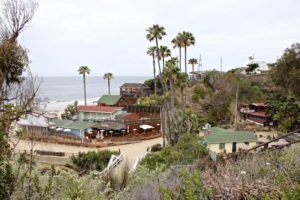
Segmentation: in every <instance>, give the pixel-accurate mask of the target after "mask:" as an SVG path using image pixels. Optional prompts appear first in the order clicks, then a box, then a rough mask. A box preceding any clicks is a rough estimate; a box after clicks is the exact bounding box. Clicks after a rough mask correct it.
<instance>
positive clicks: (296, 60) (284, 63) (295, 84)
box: [271, 43, 300, 98]
mask: <svg viewBox="0 0 300 200" xmlns="http://www.w3.org/2000/svg"><path fill="white" fill-rule="evenodd" d="M271 78H272V81H273V83H274V84H275V85H276V86H277V87H278V88H279V89H280V90H281V92H282V93H284V94H288V93H293V94H295V95H296V96H297V97H298V98H299V97H300V44H299V43H296V44H293V45H292V46H291V47H290V48H287V49H286V50H285V51H284V53H283V55H282V56H281V58H279V59H278V60H277V61H276V63H274V64H272V69H271Z"/></svg>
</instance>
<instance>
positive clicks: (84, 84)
mask: <svg viewBox="0 0 300 200" xmlns="http://www.w3.org/2000/svg"><path fill="white" fill-rule="evenodd" d="M83 89H84V105H85V106H86V83H85V73H83Z"/></svg>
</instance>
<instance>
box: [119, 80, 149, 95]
mask: <svg viewBox="0 0 300 200" xmlns="http://www.w3.org/2000/svg"><path fill="white" fill-rule="evenodd" d="M151 93H152V91H151V88H150V87H148V86H145V85H144V84H143V83H124V84H123V85H122V86H121V87H120V95H122V96H123V97H124V98H125V99H126V98H140V97H145V96H149V95H150V94H151Z"/></svg>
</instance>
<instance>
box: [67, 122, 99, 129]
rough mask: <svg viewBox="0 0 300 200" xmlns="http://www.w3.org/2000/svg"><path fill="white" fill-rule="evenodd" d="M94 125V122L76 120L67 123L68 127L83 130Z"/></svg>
mask: <svg viewBox="0 0 300 200" xmlns="http://www.w3.org/2000/svg"><path fill="white" fill-rule="evenodd" d="M93 126H94V123H93V122H85V121H75V122H73V123H72V124H69V125H67V126H66V128H70V129H78V130H80V129H81V130H83V129H87V128H91V127H93Z"/></svg>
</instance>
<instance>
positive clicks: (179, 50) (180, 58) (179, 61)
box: [179, 47, 181, 72]
mask: <svg viewBox="0 0 300 200" xmlns="http://www.w3.org/2000/svg"><path fill="white" fill-rule="evenodd" d="M179 69H180V72H181V47H179Z"/></svg>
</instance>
